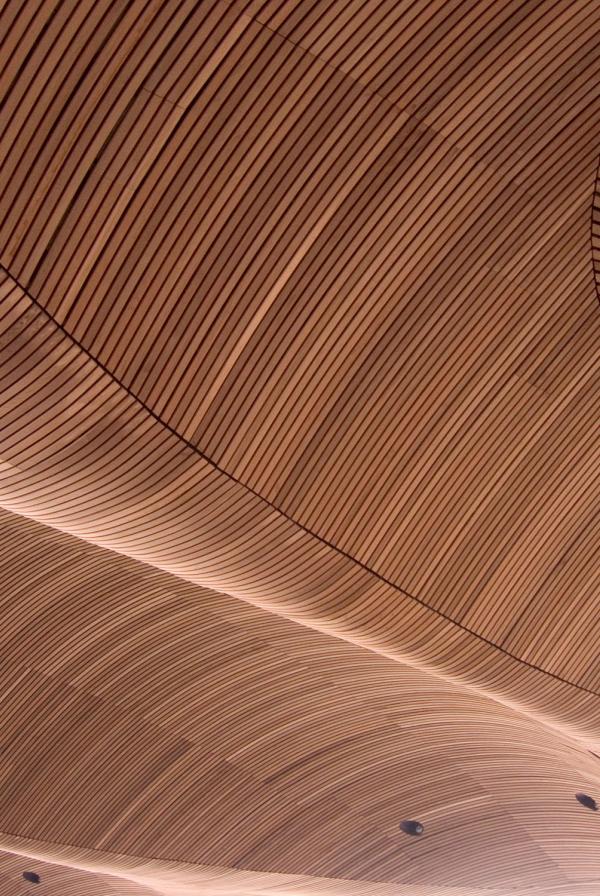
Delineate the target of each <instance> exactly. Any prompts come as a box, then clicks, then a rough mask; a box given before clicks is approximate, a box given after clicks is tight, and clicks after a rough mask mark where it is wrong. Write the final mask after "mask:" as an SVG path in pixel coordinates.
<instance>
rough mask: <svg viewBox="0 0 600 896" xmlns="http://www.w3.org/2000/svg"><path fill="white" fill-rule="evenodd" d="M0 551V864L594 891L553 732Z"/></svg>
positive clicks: (68, 551)
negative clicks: (156, 865)
mask: <svg viewBox="0 0 600 896" xmlns="http://www.w3.org/2000/svg"><path fill="white" fill-rule="evenodd" d="M0 535H1V538H2V544H3V546H4V551H3V558H2V563H1V565H0V581H1V582H2V594H4V595H7V597H6V598H5V599H4V601H3V606H2V617H3V620H4V624H3V627H2V632H1V634H0V651H1V655H2V657H3V665H2V672H1V678H0V693H1V694H2V701H1V704H0V705H1V707H2V709H1V712H2V719H3V724H2V741H1V746H2V767H3V771H4V773H5V777H4V782H3V801H2V804H1V809H0V831H3V832H4V833H3V834H0V845H2V846H3V847H4V848H5V849H11V848H12V849H16V851H17V852H18V851H19V843H15V835H19V836H20V837H21V838H23V837H25V838H29V841H30V842H29V844H28V845H27V849H26V850H25V854H26V855H33V856H36V857H37V858H38V859H42V860H48V859H50V860H52V861H54V862H58V863H59V864H60V863H62V862H63V861H64V858H65V857H64V855H63V851H62V849H63V847H62V846H61V844H62V845H63V846H64V848H65V849H66V850H67V852H68V851H69V849H70V847H71V846H72V848H73V852H74V858H75V859H77V850H78V849H79V850H87V851H88V853H90V855H91V858H92V859H95V861H96V862H97V863H98V867H99V868H100V869H104V871H105V872H108V873H113V874H117V875H119V876H121V875H123V876H125V877H127V876H128V874H130V872H131V867H130V864H128V862H129V860H127V858H126V857H127V856H130V857H131V860H132V861H133V862H134V863H137V864H138V866H141V867H139V868H138V873H137V874H136V875H134V877H135V880H136V881H137V882H138V883H142V884H144V885H149V886H152V887H156V889H157V890H158V891H159V892H163V891H164V892H169V890H168V888H166V889H165V890H163V883H164V881H163V878H162V877H161V875H160V874H158V871H157V869H154V870H152V869H151V868H149V867H148V868H146V869H145V870H144V865H145V863H148V864H149V865H151V863H152V860H160V861H163V862H171V863H173V862H179V863H180V862H184V863H186V862H187V863H190V862H192V863H197V864H198V865H200V866H213V867H215V870H216V866H223V867H224V868H231V869H237V870H239V871H245V872H252V873H253V874H254V875H257V874H259V873H265V872H266V873H267V874H274V875H276V874H288V875H301V876H302V875H304V876H306V875H311V876H313V877H314V878H316V879H315V880H314V881H313V882H312V884H311V883H310V881H305V883H306V887H304V886H303V887H300V889H301V890H302V891H304V889H306V890H307V892H312V888H315V892H319V888H320V884H319V880H318V879H319V878H331V879H338V882H339V883H340V884H341V881H342V880H345V879H348V880H349V881H351V880H355V881H357V882H359V881H361V880H362V881H372V882H375V883H376V882H380V883H385V882H388V883H394V882H396V883H398V882H402V884H403V885H406V886H407V887H411V886H413V887H415V888H431V889H430V890H429V889H427V890H426V891H425V890H422V891H421V892H432V893H438V891H442V892H445V891H446V888H451V891H452V892H454V888H458V890H459V892H464V893H465V894H468V893H478V892H482V891H485V892H487V891H488V889H492V890H493V889H494V888H499V889H500V890H501V889H502V888H503V887H510V888H511V891H512V889H513V888H515V889H516V891H519V890H522V891H523V892H529V888H530V887H533V888H534V890H535V892H539V893H540V894H544V893H550V892H554V890H555V888H557V887H564V886H569V887H570V888H571V891H572V892H575V893H577V894H579V893H580V892H581V893H585V892H586V886H587V883H588V882H589V881H591V880H595V879H597V878H598V877H600V853H599V852H598V849H597V836H598V824H599V819H598V817H597V816H596V815H595V814H594V813H593V812H590V811H589V810H586V809H584V808H583V807H582V806H581V805H579V804H578V803H577V801H576V800H575V793H577V792H580V791H583V792H597V790H598V788H599V787H600V762H599V760H598V759H597V758H596V757H595V756H593V755H592V754H591V753H589V752H588V751H586V750H583V749H582V748H581V747H579V746H577V745H576V744H574V743H573V742H572V741H570V740H569V739H568V738H566V737H564V736H562V735H560V734H558V733H557V732H556V731H553V730H552V729H550V728H548V727H546V726H543V725H540V724H539V723H538V722H535V721H533V720H532V719H530V718H528V717H527V716H525V715H523V714H520V713H516V712H515V711H513V710H510V709H508V708H505V707H502V706H500V705H499V704H498V703H495V702H494V701H491V700H489V699H487V698H483V697H480V696H477V695H475V694H473V693H470V692H469V691H468V690H464V689H460V688H458V687H456V686H455V685H452V684H449V683H447V682H444V681H442V680H440V679H439V678H434V677H432V676H430V675H427V674H424V673H421V672H417V671H415V670H414V669H411V668H410V667H407V666H405V665H403V664H400V663H398V662H394V661H392V660H389V659H385V658H383V657H381V656H378V655H377V654H375V653H373V652H371V651H364V650H361V649H359V648H357V647H356V646H354V645H351V644H348V643H346V642H344V641H341V640H335V639H329V638H327V637H326V636H324V635H322V634H319V633H316V632H311V631H310V630H309V629H306V628H304V627H302V626H298V625H297V624H294V623H292V622H290V621H288V620H285V619H283V618H280V617H277V616H275V615H273V614H270V613H268V612H266V611H264V610H259V609H257V608H254V607H251V606H249V605H248V604H246V603H244V602H240V601H234V600H232V599H231V598H229V597H227V596H224V595H219V594H216V593H214V592H210V591H208V590H206V589H201V588H198V587H197V586H194V585H191V584H189V583H186V582H183V581H181V580H179V579H176V578H174V577H173V576H170V575H168V574H166V573H162V572H159V571H157V570H155V569H152V568H151V567H150V566H148V565H144V564H140V563H137V562H135V561H132V560H130V559H128V558H125V557H119V556H117V555H114V554H111V553H110V552H107V551H102V550H99V549H98V548H96V547H93V546H91V545H87V544H85V543H83V542H80V541H77V540H75V539H73V538H72V537H71V536H67V535H64V534H62V533H57V532H55V531H53V530H51V529H46V528H44V527H41V526H40V525H38V524H36V523H33V522H31V521H29V520H27V519H24V518H22V517H19V516H16V515H12V514H9V513H6V512H5V511H2V512H1V513H0ZM404 818H418V819H419V820H420V822H421V823H422V824H423V825H424V827H425V835H424V836H423V838H422V839H419V838H412V837H410V836H407V835H406V834H404V833H403V832H402V831H401V829H400V827H399V825H400V822H401V821H402V820H403V819H404ZM558 832H560V836H558V837H557V833H558ZM90 851H91V852H90ZM482 851H484V852H485V861H484V862H482V861H481V860H480V857H481V855H482ZM71 858H73V857H71ZM68 864H71V861H70V862H69V863H68ZM0 866H1V863H0ZM11 867H14V865H13V866H11ZM74 867H78V863H77V861H75V862H74ZM84 868H85V866H84ZM33 870H36V869H35V868H34V869H33ZM191 870H192V871H194V869H191ZM207 870H208V869H206V868H205V869H204V870H203V869H202V868H196V869H195V872H194V873H195V874H196V875H198V876H199V878H197V880H198V879H199V880H202V875H205V874H206V873H207ZM250 878H251V880H252V875H250ZM178 879H179V878H178V875H177V874H176V875H175V880H176V881H177V880H178ZM258 882H260V881H258ZM233 883H234V884H235V878H234V881H233ZM272 883H273V885H274V886H275V884H276V883H277V880H276V879H275V880H274V881H272ZM256 885H258V883H256ZM580 885H581V887H582V889H581V890H580V889H579V887H580ZM205 887H206V888H205ZM205 887H203V888H202V892H213V891H212V889H211V888H210V886H209V885H208V883H206V882H205ZM243 889H244V888H242V890H243ZM217 891H218V890H217ZM252 891H253V890H250V892H252ZM49 892H50V894H51V896H54V892H53V890H50V891H49ZM85 892H88V891H87V890H86V891H85ZM92 892H93V891H92ZM100 892H102V890H100ZM117 892H118V893H120V891H118V890H117ZM269 892H270V890H269ZM275 892H279V890H278V889H277V887H276V886H275ZM348 892H352V890H351V889H350V890H349V891H348ZM412 892H413V890H411V889H409V893H412ZM415 892H418V890H416V891H415Z"/></svg>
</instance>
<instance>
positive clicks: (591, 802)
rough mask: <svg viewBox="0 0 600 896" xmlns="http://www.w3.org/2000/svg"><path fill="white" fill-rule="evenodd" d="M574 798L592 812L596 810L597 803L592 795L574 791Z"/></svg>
mask: <svg viewBox="0 0 600 896" xmlns="http://www.w3.org/2000/svg"><path fill="white" fill-rule="evenodd" d="M575 799H576V800H577V802H578V803H581V805H582V806H585V808H586V809H591V810H592V811H593V812H597V811H598V803H597V802H596V800H595V799H593V797H591V796H588V795H587V793H576V794H575Z"/></svg>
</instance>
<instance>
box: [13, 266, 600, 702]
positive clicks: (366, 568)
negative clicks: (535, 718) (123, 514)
mask: <svg viewBox="0 0 600 896" xmlns="http://www.w3.org/2000/svg"><path fill="white" fill-rule="evenodd" d="M0 270H1V271H3V272H4V273H5V275H6V276H8V277H10V278H11V279H12V280H13V282H14V283H16V284H17V286H19V288H20V289H21V290H22V291H23V293H24V295H26V296H27V298H28V299H29V300H30V301H31V302H32V303H33V304H34V305H35V307H36V308H37V309H38V310H39V311H41V312H42V313H43V315H44V317H46V319H48V320H49V321H51V322H52V323H53V324H54V325H55V326H56V327H57V329H58V330H59V331H60V332H61V333H62V334H63V335H64V336H66V337H67V339H68V340H69V341H70V342H71V343H72V344H73V345H76V346H77V348H78V349H79V350H80V351H81V352H83V354H84V355H85V356H86V357H88V358H89V359H90V360H91V361H93V363H94V364H95V365H96V367H98V368H99V369H100V370H102V371H103V372H104V373H105V374H107V375H108V376H109V377H110V379H111V380H112V381H113V382H114V383H115V384H116V385H117V386H119V388H120V389H121V390H123V391H124V392H125V393H126V394H127V395H129V396H130V397H131V398H132V399H133V400H134V401H135V402H136V403H137V404H138V405H139V406H140V407H142V408H143V409H144V410H145V411H146V412H147V413H148V414H149V415H150V416H151V417H152V418H153V419H154V420H156V422H157V423H159V424H160V425H161V426H163V427H164V428H165V429H166V430H167V431H168V432H170V433H171V434H172V435H173V436H175V438H176V439H177V440H178V441H179V442H180V443H182V444H184V445H186V446H187V447H188V448H190V449H191V450H192V452H193V453H194V454H195V455H197V456H198V457H201V458H202V459H203V460H204V461H205V462H206V463H208V464H210V466H211V467H212V468H213V469H215V470H216V471H217V472H219V473H220V474H222V475H223V476H225V477H226V478H227V479H229V480H230V481H231V482H234V483H235V484H236V485H238V486H240V487H241V488H243V489H244V490H245V491H246V492H248V493H249V494H252V495H253V496H254V497H255V498H257V499H258V500H259V501H261V502H262V503H263V504H265V505H267V506H268V507H269V508H271V510H273V511H275V512H276V513H278V514H279V515H280V516H282V517H283V518H284V519H286V520H288V522H290V523H292V524H293V525H294V526H296V527H297V528H298V529H301V530H302V531H303V532H305V533H306V534H307V535H309V536H310V537H311V538H314V539H316V540H317V541H319V542H320V543H321V544H323V545H325V546H327V547H328V548H329V549H330V550H332V551H334V552H335V553H336V554H338V555H339V556H341V557H345V558H346V560H349V561H350V562H351V563H353V564H354V565H356V566H359V567H360V568H361V569H363V570H364V571H365V572H367V573H369V574H370V575H371V576H373V577H374V578H376V579H377V580H378V581H380V582H383V583H384V584H385V585H387V586H388V587H390V588H393V589H394V590H395V591H397V592H399V593H400V594H403V595H404V596H405V597H408V598H410V599H411V600H412V601H414V602H415V603H416V604H419V605H420V606H422V607H423V608H424V609H426V610H429V611H430V612H431V613H433V614H435V615H436V616H438V617H439V618H441V619H444V620H445V621H446V622H448V623H450V625H453V626H456V627H457V628H459V629H460V630H462V631H464V632H467V633H468V634H470V635H472V636H473V637H475V638H476V639H477V640H478V641H481V642H483V643H485V644H487V645H488V646H490V647H492V648H493V649H494V650H498V651H499V652H500V653H503V654H504V655H505V656H508V657H510V658H511V659H513V660H515V661H516V662H518V663H520V664H521V665H523V666H525V667H527V668H529V669H533V670H535V671H536V672H540V673H541V674H543V675H546V676H548V677H549V678H552V679H554V680H555V681H559V682H561V683H562V684H566V685H569V686H570V687H572V688H575V689H576V690H578V691H581V692H582V693H586V694H590V695H591V696H593V697H600V693H598V692H597V691H594V690H592V689H591V688H586V687H584V686H583V685H580V684H577V683H576V682H573V681H570V680H569V679H567V678H563V677H562V676H560V675H557V674H556V673H554V672H550V671H548V670H547V669H544V668H542V667H540V666H536V665H535V664H533V663H530V662H528V661H527V660H524V659H521V658H520V657H519V656H516V655H515V654H513V653H511V652H510V651H508V650H506V649H505V648H503V647H501V646H500V645H498V644H496V643H495V642H494V641H490V640H489V639H488V638H486V637H485V636H483V635H481V634H479V633H478V632H476V631H473V630H472V629H470V628H468V627H467V626H466V625H463V624H462V623H461V622H458V621H456V620H455V619H453V618H452V617H451V616H447V615H446V614H445V613H443V612H441V611H440V610H438V609H436V608H435V607H432V606H430V605H429V604H428V603H427V602H426V601H425V600H424V599H422V598H420V597H417V596H416V595H414V594H411V593H410V592H408V591H406V590H405V589H404V588H402V586H401V585H398V584H396V583H395V582H393V581H391V580H390V579H388V578H386V577H385V576H384V575H382V574H381V573H379V572H377V571H376V570H374V569H372V568H371V567H370V566H368V565H367V564H366V563H363V562H362V561H361V560H359V559H358V558H356V557H354V556H353V555H352V554H349V553H348V552H347V551H345V550H344V549H343V548H340V547H338V546H337V545H335V544H334V543H333V542H331V541H328V540H327V539H326V538H324V537H323V536H322V535H319V534H318V533H316V532H314V531H312V530H311V529H309V528H307V527H306V526H304V525H303V524H302V523H300V522H299V521H298V520H296V519H294V517H292V516H289V515H288V514H287V513H286V512H285V511H284V510H282V509H281V508H279V507H277V505H276V504H273V503H272V502H271V501H270V500H269V499H268V498H265V497H264V496H263V495H261V494H260V492H257V491H255V490H254V489H253V488H252V487H251V486H249V485H246V484H245V483H244V482H242V481H241V480H239V479H237V478H236V477H235V476H233V475H232V474H231V473H229V472H228V471H227V470H225V469H223V468H221V467H220V466H219V465H218V464H217V463H216V462H215V461H214V460H212V458H211V457H209V456H208V455H206V454H205V453H204V452H203V451H201V449H200V448H198V447H197V446H196V445H194V444H193V443H192V442H190V441H188V440H187V439H186V438H185V437H184V436H182V435H181V434H180V433H179V432H177V430H175V429H173V427H172V426H171V425H170V424H169V423H167V422H166V421H164V420H162V419H161V417H160V416H158V414H157V413H156V412H155V411H153V410H152V409H151V408H150V407H148V406H147V405H146V404H145V403H144V402H143V401H142V400H141V399H140V398H139V397H138V396H137V395H136V394H135V393H134V392H132V391H131V389H130V388H129V387H128V386H126V385H125V384H124V383H122V382H121V381H120V380H119V379H118V378H117V377H116V376H115V375H114V374H113V373H112V372H111V371H110V370H109V369H108V368H107V367H106V366H105V365H104V364H103V363H102V362H101V361H100V360H98V359H97V358H95V357H94V356H93V355H92V354H91V352H90V351H89V350H88V349H87V348H85V346H83V345H82V344H81V343H80V342H79V341H78V340H77V339H76V338H75V337H74V336H72V335H71V333H69V332H68V331H67V330H66V329H65V328H64V326H62V325H61V324H60V323H58V321H56V320H55V319H54V318H53V317H52V315H51V314H50V313H49V312H48V311H47V310H46V308H44V306H43V305H41V304H40V303H39V302H38V300H37V299H36V298H35V297H34V296H32V295H31V293H30V292H29V291H28V290H27V289H26V288H25V287H24V286H23V285H22V284H21V283H19V281H18V280H17V279H16V278H15V277H14V276H13V274H11V272H10V271H9V270H8V269H7V268H6V267H5V266H4V265H3V264H0ZM174 575H175V574H174Z"/></svg>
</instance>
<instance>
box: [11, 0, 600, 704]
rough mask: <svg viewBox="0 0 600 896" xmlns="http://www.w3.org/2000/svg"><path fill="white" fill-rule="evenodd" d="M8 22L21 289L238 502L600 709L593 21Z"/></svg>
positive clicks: (598, 118)
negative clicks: (220, 475) (238, 496)
mask: <svg viewBox="0 0 600 896" xmlns="http://www.w3.org/2000/svg"><path fill="white" fill-rule="evenodd" d="M17 6H18V4H14V3H13V4H10V3H9V4H8V5H7V7H6V8H5V15H6V16H7V17H8V15H9V13H10V12H12V14H13V16H14V19H15V21H14V22H13V23H12V25H11V27H10V28H7V30H6V35H7V37H6V43H7V45H8V46H9V47H10V48H12V49H13V56H12V57H9V58H8V64H7V66H6V73H5V84H6V94H5V96H6V105H5V108H6V110H7V112H8V114H7V115H6V117H5V122H6V126H5V131H4V144H3V146H4V153H5V159H4V171H5V172H6V187H5V191H4V203H5V204H4V206H3V208H4V209H5V216H4V219H3V223H2V228H1V230H0V234H1V236H2V246H3V248H2V263H3V264H4V266H5V268H7V269H8V270H9V271H10V272H11V274H12V276H13V277H14V278H15V279H16V280H17V281H18V282H19V283H20V284H21V285H22V286H23V287H24V288H25V289H26V290H27V291H28V292H29V294H30V295H31V296H32V297H34V298H35V300H36V301H37V302H39V303H40V304H42V305H44V306H45V307H46V308H47V309H48V310H49V312H50V313H51V314H52V315H53V316H54V317H55V319H56V320H57V322H59V323H60V324H61V325H63V326H64V327H65V328H66V330H67V331H68V332H69V333H71V334H72V335H73V336H74V338H75V339H76V340H78V341H79V342H80V344H81V345H82V346H83V347H84V348H85V349H86V350H88V351H89V352H90V354H91V355H92V357H94V358H96V359H98V360H99V361H100V362H101V363H102V364H103V365H105V366H106V367H107V369H108V370H109V371H110V372H111V373H112V374H113V375H114V376H115V378H116V379H117V380H118V381H119V382H120V383H122V384H123V385H124V386H125V387H126V388H127V389H129V390H130V391H131V392H132V393H133V394H134V395H136V396H137V397H138V398H140V400H141V401H142V402H143V403H144V404H145V405H146V406H147V407H148V408H149V409H151V411H152V412H153V413H154V414H156V415H157V416H158V417H159V418H160V419H161V420H163V421H164V422H165V423H167V424H168V425H169V426H170V427H171V428H173V429H174V430H176V431H177V432H178V433H179V434H180V435H182V436H183V437H184V438H185V439H186V441H188V442H190V443H191V444H193V445H195V446H197V447H198V448H199V449H200V450H201V451H202V452H203V453H204V454H205V455H206V456H207V457H209V458H210V459H211V460H213V461H214V462H215V463H216V464H218V465H219V466H220V467H221V468H222V469H223V470H225V471H226V472H227V473H229V474H230V475H231V476H233V477H234V478H235V479H236V480H238V481H240V482H241V483H243V484H245V485H247V486H249V487H250V488H251V489H252V490H253V491H255V492H257V493H258V494H260V495H261V496H262V497H264V498H266V499H267V500H268V501H269V502H270V503H272V504H273V505H274V506H275V507H277V508H278V509H281V510H282V511H283V512H284V513H285V514H286V515H287V516H289V517H291V518H292V519H294V520H296V521H298V522H299V523H300V524H301V525H302V526H303V527H305V528H307V529H309V530H310V531H312V532H314V533H315V534H316V535H318V536H319V537H321V538H323V539H324V540H326V541H327V542H329V543H331V544H332V545H334V546H335V547H338V548H340V549H342V550H343V551H344V552H345V553H347V554H349V555H350V556H352V557H354V558H356V559H357V560H359V561H360V562H361V563H362V564H364V565H366V566H367V567H369V568H370V569H372V570H373V571H374V572H376V573H377V574H380V575H381V576H383V577H384V578H385V579H387V580H389V581H390V582H392V583H393V584H394V585H397V586H398V587H400V588H401V589H402V590H404V591H406V592H408V593H410V594H412V595H413V596H414V597H416V598H417V599H418V600H419V601H421V602H423V603H425V604H426V605H428V606H431V607H433V608H434V609H436V610H439V611H440V612H441V613H443V614H444V615H445V616H448V617H449V618H451V619H454V620H455V621H457V622H459V623H461V624H462V625H464V626H465V627H466V628H467V629H469V630H472V631H475V632H477V633H478V634H480V635H482V636H483V637H484V638H486V639H487V640H489V641H490V642H492V643H494V644H496V645H498V646H499V647H502V648H503V649H505V650H506V651H508V652H509V653H511V654H514V655H516V656H518V657H520V658H522V659H525V660H527V661H528V662H530V663H532V664H533V665H535V666H539V667H540V668H543V669H545V670H547V671H549V672H552V673H553V674H556V675H558V676H559V677H561V678H565V679H568V680H570V681H575V682H577V683H578V684H580V685H582V686H583V687H585V688H588V689H590V690H593V691H597V690H598V688H599V687H600V682H599V675H600V666H599V665H598V660H597V651H596V650H595V647H594V646H593V645H595V643H596V640H597V637H598V633H597V629H596V627H595V626H596V623H595V620H596V618H597V617H598V613H597V603H596V602H595V600H594V596H595V595H596V594H597V590H598V567H597V564H593V561H592V558H593V557H594V554H595V552H596V551H598V550H599V549H600V544H599V534H600V530H599V524H598V516H597V513H596V508H597V502H598V487H599V486H598V477H597V463H596V441H597V427H596V420H597V419H598V416H599V415H600V414H599V407H598V389H597V377H598V354H597V352H598V344H599V341H598V336H599V335H600V332H599V328H600V315H599V314H598V305H597V296H596V292H595V287H594V282H593V277H592V267H591V264H590V256H589V215H590V206H591V202H592V199H591V195H592V184H593V178H594V170H595V166H596V161H597V152H598V140H597V135H598V125H599V123H600V104H599V103H598V102H597V89H596V86H597V82H598V75H599V74H600V71H599V70H600V53H599V52H598V33H599V31H598V25H599V18H600V12H599V9H598V5H597V3H595V2H576V3H573V2H563V3H556V4H555V3H539V2H535V3H534V2H532V3H518V4H516V3H515V4H511V3H505V2H503V3H494V4H488V3H486V4H482V3H479V4H476V3H465V2H462V3H454V2H453V3H450V4H449V3H447V2H444V3H438V4H432V3H427V4H407V5H406V6H402V5H398V4H390V3H374V2H367V3H362V4H349V3H345V2H343V3H342V2H339V3H333V4H331V3H325V2H317V3H292V4H290V3H266V4H263V3H249V4H245V3H241V2H235V3H225V2H212V3H211V2H204V3H202V4H200V5H198V4H193V3H170V4H148V5H145V4H142V3H140V4H125V5H122V4H112V3H108V4H102V3H95V4H93V9H90V8H89V4H88V3H71V4H60V5H59V7H58V9H56V8H55V4H47V5H44V4H42V7H40V9H39V10H34V9H33V7H32V5H31V4H24V5H23V6H22V8H21V9H20V10H18V11H17ZM7 11H8V12H7ZM15 13H16V14H15ZM31 18H33V20H34V21H33V22H30V21H29V20H30V19H31ZM57 42H59V44H60V49H61V52H60V58H59V56H58V53H57V52H56V50H55V47H56V46H57ZM23 58H26V59H27V60H28V63H27V66H23V65H22V64H21V65H20V67H18V65H19V60H22V59H23ZM457 509H459V510H460V512H458V513H457ZM565 595H568V602H569V616H570V618H571V619H572V622H571V624H570V625H569V626H565V625H564V622H563V615H564V601H565ZM532 631H535V632H536V633H537V635H538V637H536V638H532V637H531V632H532ZM582 632H586V633H587V637H586V635H584V634H583V633H582ZM575 642H576V643H577V644H578V645H579V647H578V650H577V651H574V650H572V649H571V645H572V644H573V643H575Z"/></svg>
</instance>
